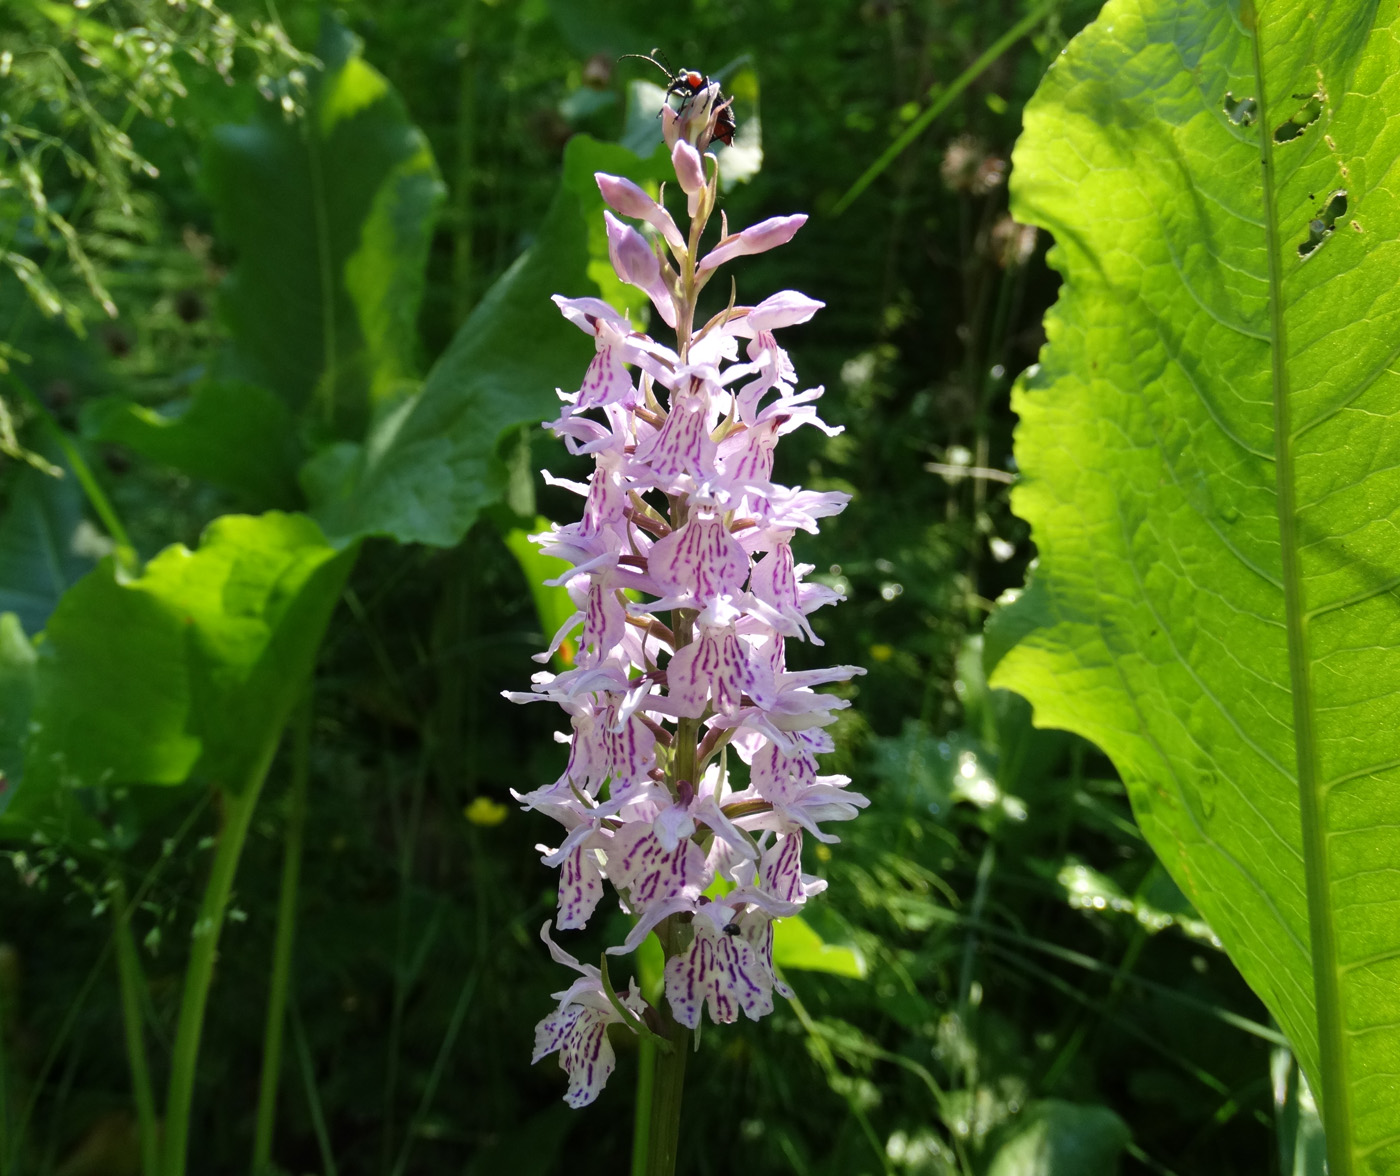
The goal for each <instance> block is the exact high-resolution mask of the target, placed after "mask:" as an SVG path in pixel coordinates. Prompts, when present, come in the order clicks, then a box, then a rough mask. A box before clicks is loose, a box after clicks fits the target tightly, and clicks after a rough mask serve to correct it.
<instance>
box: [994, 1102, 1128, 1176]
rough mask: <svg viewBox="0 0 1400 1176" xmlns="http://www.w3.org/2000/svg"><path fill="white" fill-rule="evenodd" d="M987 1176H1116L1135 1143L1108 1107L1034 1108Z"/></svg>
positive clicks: (1013, 1128) (1014, 1127) (1015, 1123)
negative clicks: (1124, 1153)
mask: <svg viewBox="0 0 1400 1176" xmlns="http://www.w3.org/2000/svg"><path fill="white" fill-rule="evenodd" d="M1008 1134H1009V1136H1010V1138H1008V1139H1007V1140H1006V1141H1005V1142H1004V1143H1002V1144H1001V1145H1000V1146H999V1147H998V1148H997V1150H996V1152H995V1154H994V1155H993V1156H992V1161H991V1163H990V1164H989V1165H988V1167H987V1176H1115V1174H1116V1173H1117V1171H1118V1157H1119V1155H1120V1154H1121V1153H1122V1151H1123V1148H1124V1146H1125V1145H1126V1144H1127V1142H1128V1140H1129V1139H1130V1138H1131V1134H1130V1132H1129V1131H1128V1126H1127V1124H1126V1123H1124V1122H1123V1120H1122V1119H1120V1118H1119V1117H1118V1116H1117V1115H1115V1114H1114V1113H1113V1112H1112V1111H1110V1110H1109V1109H1108V1108H1107V1107H1093V1106H1080V1105H1078V1104H1076V1103H1071V1102H1064V1101H1062V1100H1060V1099H1054V1098H1052V1099H1045V1100H1043V1101H1041V1102H1033V1103H1031V1104H1030V1106H1028V1107H1027V1108H1026V1109H1025V1110H1024V1111H1022V1112H1021V1114H1020V1115H1019V1116H1017V1117H1016V1118H1015V1119H1014V1120H1012V1123H1011V1125H1010V1130H1009V1132H1008Z"/></svg>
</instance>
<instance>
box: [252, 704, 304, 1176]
mask: <svg viewBox="0 0 1400 1176" xmlns="http://www.w3.org/2000/svg"><path fill="white" fill-rule="evenodd" d="M310 768H311V696H310V691H309V690H308V692H307V696H306V697H305V698H303V699H302V701H301V705H300V706H298V707H297V709H296V712H295V714H294V715H293V716H292V786H291V792H290V795H289V796H288V807H287V837H286V845H285V847H284V850H283V858H282V888H281V892H280V894H279V895H278V900H277V936H276V940H275V941H274V943H273V948H272V977H271V980H270V982H269V985H268V997H267V1024H266V1026H265V1028H264V1030H263V1058H262V1078H261V1080H260V1082H259V1085H258V1118H257V1123H256V1126H255V1127H254V1130H253V1176H258V1173H260V1172H264V1171H266V1170H267V1168H268V1165H269V1163H270V1162H271V1160H272V1132H273V1128H274V1127H275V1126H276V1123H277V1087H278V1080H279V1078H280V1077H281V1074H282V1031H283V1028H284V1027H285V1025H286V1021H287V985H288V981H289V979H290V977H291V972H292V948H293V945H294V944H295V941H296V927H297V896H298V894H299V892H300V888H301V847H302V841H303V837H304V834H305V831H306V794H307V783H308V780H309V778H310V775H311V770H310Z"/></svg>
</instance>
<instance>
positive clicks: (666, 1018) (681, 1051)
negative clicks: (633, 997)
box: [632, 915, 690, 1176]
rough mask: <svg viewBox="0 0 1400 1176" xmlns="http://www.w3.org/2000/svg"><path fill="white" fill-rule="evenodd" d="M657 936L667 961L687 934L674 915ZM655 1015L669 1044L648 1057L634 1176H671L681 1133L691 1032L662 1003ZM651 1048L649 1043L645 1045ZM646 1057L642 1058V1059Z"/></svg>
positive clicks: (633, 1159)
mask: <svg viewBox="0 0 1400 1176" xmlns="http://www.w3.org/2000/svg"><path fill="white" fill-rule="evenodd" d="M656 930H657V936H658V938H660V940H661V945H662V947H663V948H664V949H665V952H666V958H667V959H668V960H669V959H670V958H671V957H672V956H673V955H677V954H679V953H680V952H681V951H682V950H683V947H682V944H681V939H682V937H683V936H684V935H685V934H686V933H687V932H688V928H686V927H685V926H684V925H683V924H681V923H680V922H679V921H678V920H677V919H676V917H675V916H674V915H672V916H671V917H670V918H668V919H666V920H665V921H664V922H662V924H661V926H659V927H658V928H657V929H656ZM656 1011H657V1012H658V1013H659V1014H660V1016H661V1036H662V1037H664V1038H665V1039H666V1040H667V1041H669V1042H670V1043H671V1048H670V1049H669V1050H662V1049H657V1048H655V1047H652V1048H651V1049H650V1050H649V1053H650V1055H651V1056H650V1065H651V1076H650V1079H649V1080H648V1079H643V1083H644V1085H646V1086H648V1087H649V1088H650V1091H649V1093H650V1108H649V1110H650V1114H649V1115H648V1119H647V1126H646V1141H645V1143H646V1151H645V1153H644V1154H645V1157H646V1159H645V1164H644V1166H642V1167H641V1168H640V1171H639V1169H638V1165H637V1158H636V1156H635V1155H634V1156H633V1158H632V1171H633V1173H634V1176H674V1173H675V1170H676V1153H677V1150H678V1147H679V1142H680V1133H681V1101H682V1097H683V1095H684V1093H685V1062H686V1058H687V1057H688V1056H689V1054H690V1030H689V1029H687V1028H686V1027H685V1026H684V1025H678V1024H676V1019H675V1018H674V1017H673V1016H672V1015H671V1006H670V1004H669V1003H668V1002H667V1001H665V1000H659V1001H657V1003H656ZM648 1044H650V1043H648ZM645 1057H646V1055H645V1054H644V1055H643V1058H644V1059H645ZM641 1134H642V1131H641V1124H640V1123H638V1126H637V1131H636V1137H635V1139H634V1143H636V1144H640V1143H641V1142H642V1140H641Z"/></svg>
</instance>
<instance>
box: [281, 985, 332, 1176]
mask: <svg viewBox="0 0 1400 1176" xmlns="http://www.w3.org/2000/svg"><path fill="white" fill-rule="evenodd" d="M291 1012H292V1044H293V1046H295V1048H296V1055H297V1068H298V1069H299V1070H300V1071H301V1084H302V1087H303V1088H304V1089H305V1090H306V1106H307V1109H308V1110H309V1111H310V1113H311V1130H312V1131H314V1132H315V1133H316V1146H317V1148H319V1149H320V1152H321V1167H322V1168H324V1169H325V1176H339V1172H338V1171H337V1169H336V1166H335V1153H334V1152H332V1151H331V1137H330V1134H329V1132H327V1131H326V1116H325V1112H324V1111H323V1110H322V1109H321V1092H320V1091H319V1090H317V1089H316V1071H315V1068H314V1067H313V1066H312V1064H311V1049H310V1047H309V1046H308V1045H307V1043H306V1028H305V1027H304V1026H303V1025H302V1023H301V1010H300V1009H299V1008H297V1003H296V1001H292V1006H291Z"/></svg>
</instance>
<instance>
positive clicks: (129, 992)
mask: <svg viewBox="0 0 1400 1176" xmlns="http://www.w3.org/2000/svg"><path fill="white" fill-rule="evenodd" d="M111 895H112V934H113V938H114V939H115V941H116V954H117V978H118V980H119V981H120V985H121V1000H122V1025H123V1027H124V1028H125V1030H126V1059H127V1064H128V1065H129V1066H130V1068H131V1094H132V1098H133V1099H134V1100H135V1102H136V1123H137V1128H138V1130H139V1132H140V1139H141V1174H142V1176H160V1131H159V1128H158V1127H157V1125H156V1100H155V1094H154V1093H153V1092H152V1089H151V1071H150V1067H149V1066H148V1065H147V1063H146V1039H145V1018H144V1017H143V1016H142V1015H141V992H142V990H143V989H144V988H145V987H146V977H145V974H144V973H143V972H142V970H141V957H140V956H139V955H138V954H137V952H136V939H135V937H134V936H133V935H132V933H131V902H130V899H129V897H128V895H127V893H126V883H124V882H123V881H122V880H121V879H120V878H119V877H115V876H114V877H113V879H112V888H111Z"/></svg>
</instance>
